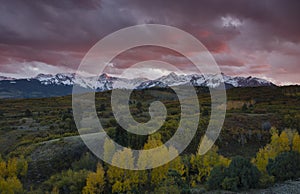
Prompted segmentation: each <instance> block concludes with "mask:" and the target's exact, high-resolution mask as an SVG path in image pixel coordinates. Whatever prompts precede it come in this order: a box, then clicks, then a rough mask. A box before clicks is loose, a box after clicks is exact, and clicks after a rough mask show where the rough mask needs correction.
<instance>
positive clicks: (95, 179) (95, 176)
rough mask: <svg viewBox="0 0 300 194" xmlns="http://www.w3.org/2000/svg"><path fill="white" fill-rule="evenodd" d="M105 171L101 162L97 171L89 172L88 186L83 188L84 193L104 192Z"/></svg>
mask: <svg viewBox="0 0 300 194" xmlns="http://www.w3.org/2000/svg"><path fill="white" fill-rule="evenodd" d="M104 175H105V172H104V170H103V167H102V165H101V164H100V163H98V164H97V170H96V172H91V173H89V174H88V176H87V179H86V186H85V187H84V188H83V191H82V193H83V194H97V193H103V191H104V187H105V176H104Z"/></svg>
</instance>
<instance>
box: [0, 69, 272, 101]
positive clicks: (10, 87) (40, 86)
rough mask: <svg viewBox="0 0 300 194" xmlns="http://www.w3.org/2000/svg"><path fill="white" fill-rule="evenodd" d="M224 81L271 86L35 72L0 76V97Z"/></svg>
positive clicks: (206, 81)
mask: <svg viewBox="0 0 300 194" xmlns="http://www.w3.org/2000/svg"><path fill="white" fill-rule="evenodd" d="M222 81H224V84H225V87H226V88H227V89H228V88H233V87H259V86H275V85H274V84H273V83H272V82H269V81H267V80H264V79H260V78H256V77H247V78H245V77H232V76H227V75H224V74H221V75H198V74H190V75H178V74H176V73H170V74H169V75H165V76H162V77H160V78H158V79H155V80H148V79H146V78H133V79H127V78H120V77H115V76H110V75H107V74H102V75H100V76H99V77H98V78H95V77H82V76H76V75H75V74H74V73H59V74H56V75H51V74H39V75H37V76H36V77H33V78H28V79H13V78H6V77H0V98H1V97H2V98H4V97H5V98H19V97H22V98H24V97H25V98H31V97H50V96H63V95H68V94H71V93H72V87H73V85H74V84H77V85H79V86H80V87H82V88H88V89H93V90H95V91H107V90H112V89H116V88H119V89H146V88H152V87H161V88H165V87H167V86H179V85H193V86H203V87H210V88H217V87H218V86H219V85H220V83H222Z"/></svg>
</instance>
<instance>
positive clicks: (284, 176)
mask: <svg viewBox="0 0 300 194" xmlns="http://www.w3.org/2000/svg"><path fill="white" fill-rule="evenodd" d="M267 171H268V173H269V174H270V175H273V176H274V177H275V180H276V181H284V180H288V179H296V178H299V177H300V154H299V153H297V152H283V153H281V154H279V155H278V156H277V157H276V158H275V159H274V160H270V161H269V164H268V165H267Z"/></svg>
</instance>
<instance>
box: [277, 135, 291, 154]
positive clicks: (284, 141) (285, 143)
mask: <svg viewBox="0 0 300 194" xmlns="http://www.w3.org/2000/svg"><path fill="white" fill-rule="evenodd" d="M288 151H290V141H289V138H288V135H287V133H286V132H285V131H282V132H281V134H280V136H279V152H288Z"/></svg>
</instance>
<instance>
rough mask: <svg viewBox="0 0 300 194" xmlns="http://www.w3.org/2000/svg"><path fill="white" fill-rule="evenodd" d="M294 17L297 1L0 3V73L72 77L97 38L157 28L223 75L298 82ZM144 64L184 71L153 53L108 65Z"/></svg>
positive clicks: (299, 50)
mask: <svg viewBox="0 0 300 194" xmlns="http://www.w3.org/2000/svg"><path fill="white" fill-rule="evenodd" d="M299 10H300V1H298V0H290V1H282V0H261V1H246V0H227V1H217V0H205V1H196V0H195V1H179V0H178V1H177V0H164V1H161V0H152V1H147V0H128V1H123V0H119V1H109V0H102V1H97V0H85V1H83V0H66V1H61V0H46V1H18V0H10V1H4V0H3V1H2V0H0V13H1V17H0V71H1V72H2V74H5V73H6V74H10V75H14V74H15V75H16V76H19V77H22V76H23V77H24V76H27V75H34V74H37V73H39V72H43V73H45V72H49V73H53V72H57V71H75V70H76V68H77V67H78V65H79V63H80V61H81V59H82V57H83V56H84V54H85V53H86V52H87V51H88V49H89V48H91V47H92V46H93V45H94V44H95V43H96V42H97V41H98V40H100V39H101V38H103V37H104V36H105V35H108V34H110V33H112V32H114V31H116V30H119V29H121V28H124V27H128V26H131V25H136V24H144V23H158V24H166V25H171V26H175V27H178V28H180V29H183V30H185V31H187V32H189V33H191V34H192V35H194V36H195V37H196V38H198V39H199V40H200V41H201V42H202V43H203V44H204V45H205V46H206V47H207V48H208V49H209V50H210V51H211V52H212V54H213V55H214V57H215V58H216V61H217V62H218V64H219V65H220V68H221V70H222V71H223V72H224V73H226V74H230V75H245V76H248V75H254V76H260V77H264V78H267V79H270V80H272V81H274V82H276V83H278V84H286V83H300V79H299V76H298V75H299V73H300V69H299V65H300V64H299V61H300V25H299V18H300V12H299ZM150 59H162V60H166V61H167V62H170V63H171V62H172V63H174V64H176V65H177V66H179V67H186V68H187V69H189V64H188V63H189V61H187V60H186V59H184V58H183V57H182V56H179V55H177V54H174V53H172V52H169V51H165V50H160V49H157V48H148V49H140V50H139V51H138V50H134V51H132V52H127V53H126V54H123V55H120V56H119V57H118V58H117V59H115V60H114V61H113V63H112V64H113V66H114V68H119V69H122V68H125V67H127V66H129V65H131V64H134V63H136V62H139V61H140V60H150ZM37 64H43V65H39V67H38V69H37V68H35V67H36V66H37ZM25 66H26V67H28V68H25ZM50 67H51V68H50ZM109 68H113V67H112V66H111V67H108V69H109ZM190 70H191V71H192V69H190Z"/></svg>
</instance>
